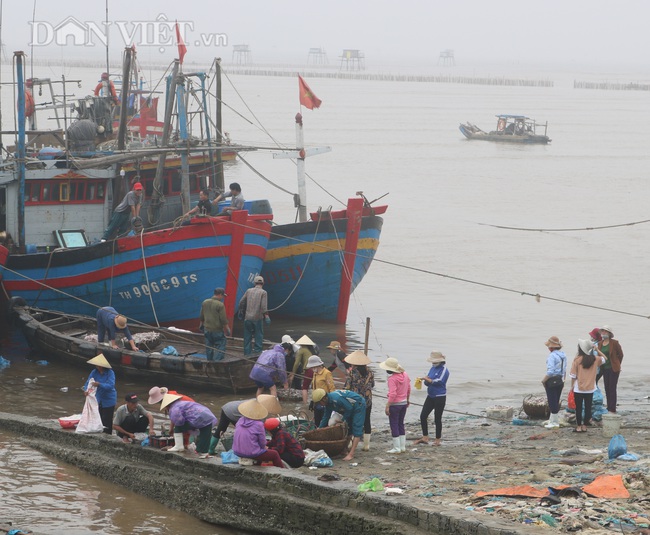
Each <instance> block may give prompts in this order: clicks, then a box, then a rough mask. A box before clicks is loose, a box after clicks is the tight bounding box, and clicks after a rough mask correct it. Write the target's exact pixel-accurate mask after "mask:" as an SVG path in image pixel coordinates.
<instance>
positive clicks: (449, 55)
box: [438, 48, 456, 67]
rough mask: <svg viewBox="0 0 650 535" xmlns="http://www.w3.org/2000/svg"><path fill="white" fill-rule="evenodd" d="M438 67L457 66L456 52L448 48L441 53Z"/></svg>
mask: <svg viewBox="0 0 650 535" xmlns="http://www.w3.org/2000/svg"><path fill="white" fill-rule="evenodd" d="M438 65H451V66H452V67H453V66H455V65H456V60H455V59H454V51H453V50H452V49H451V48H447V49H446V50H443V51H442V52H440V56H439V57H438Z"/></svg>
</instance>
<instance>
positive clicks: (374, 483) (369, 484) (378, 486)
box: [357, 477, 384, 492]
mask: <svg viewBox="0 0 650 535" xmlns="http://www.w3.org/2000/svg"><path fill="white" fill-rule="evenodd" d="M357 489H358V491H359V492H368V491H371V492H379V491H381V490H384V484H383V483H382V482H381V480H380V479H379V478H377V477H373V478H372V479H371V480H370V481H366V482H365V483H361V485H359V486H358V487H357Z"/></svg>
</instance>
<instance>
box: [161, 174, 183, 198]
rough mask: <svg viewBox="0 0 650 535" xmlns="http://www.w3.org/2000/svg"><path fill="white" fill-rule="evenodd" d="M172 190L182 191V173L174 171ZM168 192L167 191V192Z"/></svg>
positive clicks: (175, 191)
mask: <svg viewBox="0 0 650 535" xmlns="http://www.w3.org/2000/svg"><path fill="white" fill-rule="evenodd" d="M171 175H172V191H173V192H174V193H180V191H181V174H180V173H174V172H172V174H171ZM165 193H167V192H165Z"/></svg>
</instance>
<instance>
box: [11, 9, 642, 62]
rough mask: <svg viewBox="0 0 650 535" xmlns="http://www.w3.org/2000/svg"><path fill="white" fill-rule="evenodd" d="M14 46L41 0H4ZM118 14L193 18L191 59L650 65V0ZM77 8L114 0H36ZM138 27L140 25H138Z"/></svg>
mask: <svg viewBox="0 0 650 535" xmlns="http://www.w3.org/2000/svg"><path fill="white" fill-rule="evenodd" d="M3 4H4V12H3V21H2V39H3V41H4V43H5V53H6V54H7V55H9V56H10V55H11V52H12V51H13V50H17V49H21V50H24V51H25V52H26V53H28V54H29V53H30V47H29V45H28V43H29V42H30V39H31V28H32V27H31V26H30V24H29V22H30V21H31V20H32V10H33V9H34V0H24V1H23V2H20V3H19V0H4V2H3ZM108 6H109V20H111V21H114V22H118V21H120V22H122V23H123V24H126V25H127V26H125V27H128V25H129V24H131V23H132V22H133V21H154V20H155V19H156V17H157V16H158V15H159V14H163V15H165V16H166V17H167V18H168V19H169V20H171V21H173V20H175V19H178V20H179V21H183V22H188V23H193V24H194V29H193V30H192V31H189V27H188V31H187V33H186V35H185V39H186V41H187V42H188V55H187V56H186V61H187V60H197V61H202V60H206V61H209V60H210V59H211V58H213V57H215V56H221V57H223V58H224V60H225V61H226V62H228V61H230V59H231V56H232V45H234V44H242V43H244V44H248V45H249V46H250V47H251V50H252V53H253V61H254V62H256V63H262V62H263V63H304V62H305V60H306V57H307V52H308V50H309V48H310V47H324V48H325V49H326V50H327V53H328V56H329V59H330V63H337V56H339V55H340V54H341V51H342V49H344V48H354V49H361V50H362V51H363V52H364V53H365V56H366V64H367V66H368V68H372V67H373V66H381V65H385V64H391V63H393V64H394V63H397V62H405V63H422V62H427V63H429V62H430V63H433V64H435V62H436V61H437V58H438V55H439V53H440V51H441V50H443V49H447V48H449V49H453V50H454V51H455V55H456V58H457V61H459V62H462V61H470V60H471V61H498V62H514V63H517V64H521V63H527V62H531V63H545V64H569V65H571V64H575V65H617V64H618V65H621V64H626V65H637V66H638V65H645V64H646V63H647V55H648V51H650V32H648V31H647V28H646V26H647V23H648V22H647V21H648V18H649V17H648V16H649V15H650V2H648V1H647V0H619V1H614V0H609V1H603V0H544V1H542V2H535V3H533V2H530V1H526V0H494V1H490V0H449V1H446V2H442V1H439V0H429V1H425V0H421V1H413V0H403V1H395V0H391V1H387V0H358V1H355V0H345V1H344V0H326V1H320V2H317V1H314V0H311V1H301V2H299V1H295V0H250V1H235V2H233V1H229V2H223V1H219V0H217V1H200V2H199V1H196V0H186V1H185V2H180V1H178V0H157V1H156V2H147V3H146V4H145V2H142V1H137V0H128V1H127V0H109V2H108ZM68 16H72V17H75V18H76V19H77V20H79V21H82V22H87V21H92V22H95V23H96V24H98V25H100V24H101V23H102V22H103V21H104V19H105V16H106V11H105V0H95V1H93V2H89V1H88V0H83V1H78V0H65V1H62V2H45V1H44V0H36V9H35V20H36V21H37V22H39V23H49V24H52V25H56V24H59V23H60V22H62V21H64V20H65V19H66V18H67V17H68ZM131 27H132V25H131ZM201 33H217V34H225V35H226V36H227V39H228V46H226V47H223V46H221V47H214V46H199V47H197V46H192V44H193V43H194V42H195V41H197V40H198V39H199V37H200V34H201ZM110 39H111V47H110V48H111V56H112V57H113V58H114V59H117V58H119V56H120V52H121V50H122V49H123V48H124V46H126V43H124V42H123V40H122V39H121V37H120V35H119V34H118V32H117V29H116V28H115V27H113V29H112V30H111V34H110ZM136 44H138V51H139V54H140V57H141V58H142V57H143V56H144V57H151V58H155V59H156V61H158V60H159V61H160V62H161V63H167V62H168V61H170V60H171V59H173V58H174V57H175V56H176V53H175V50H174V47H170V48H166V49H165V50H164V51H163V52H160V51H159V50H158V48H157V47H155V46H149V47H147V46H145V45H144V44H143V43H136ZM104 54H105V52H104V49H103V46H102V47H99V46H98V45H95V46H94V47H81V46H67V47H62V46H58V45H56V44H51V45H48V46H40V47H38V46H37V47H35V48H34V56H35V57H41V58H59V57H65V58H68V59H73V58H77V57H78V58H92V57H97V58H98V59H99V61H101V60H102V58H103V57H104Z"/></svg>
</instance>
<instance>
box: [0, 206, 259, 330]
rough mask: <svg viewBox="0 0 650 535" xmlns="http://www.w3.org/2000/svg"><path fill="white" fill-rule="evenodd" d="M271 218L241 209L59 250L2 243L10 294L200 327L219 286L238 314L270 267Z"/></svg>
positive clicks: (47, 304) (43, 303)
mask: <svg viewBox="0 0 650 535" xmlns="http://www.w3.org/2000/svg"><path fill="white" fill-rule="evenodd" d="M268 219H269V216H268V215H264V216H254V215H249V214H248V212H246V211H245V210H241V211H237V212H234V213H233V214H232V216H230V217H200V218H199V217H197V218H194V219H192V220H191V221H190V223H189V224H188V225H181V226H180V227H176V228H171V229H166V230H159V231H153V232H144V233H142V234H140V235H135V236H130V237H124V238H118V239H116V240H112V241H108V242H104V243H97V244H94V245H85V246H81V247H72V248H58V249H54V250H52V251H51V252H47V251H45V252H35V253H30V254H15V253H14V254H9V251H8V250H7V248H5V247H4V246H0V264H1V265H2V279H3V286H4V288H5V290H6V292H7V293H8V294H9V295H10V296H20V297H22V298H23V299H24V300H25V302H26V303H28V304H29V305H31V306H39V307H40V308H44V309H51V310H59V311H61V312H66V313H75V314H86V315H94V314H95V312H96V311H97V309H98V308H100V307H102V306H109V305H110V306H113V307H115V308H116V309H117V310H119V311H121V312H123V313H124V314H125V315H127V316H128V317H129V318H130V319H132V320H135V321H139V322H142V323H147V324H155V325H167V326H169V325H173V326H176V327H184V328H192V329H196V328H197V327H198V320H197V318H198V315H199V311H200V304H201V302H202V301H203V300H204V299H206V298H208V297H210V296H211V295H212V293H213V291H214V288H215V287H219V286H221V287H224V288H225V289H226V293H227V297H226V302H225V304H226V310H227V311H228V312H229V313H230V314H229V315H230V316H231V318H232V314H233V311H234V310H235V307H236V304H237V302H238V300H239V299H240V298H241V296H242V295H243V293H244V291H245V290H246V289H247V288H249V287H250V286H252V282H249V281H252V279H253V277H254V276H255V275H256V274H257V273H259V272H260V271H261V269H262V263H263V262H264V256H265V254H266V248H267V245H268V237H269V232H270V228H271V226H270V223H269V221H268ZM68 234H69V235H68V236H67V238H68V239H76V240H83V236H82V235H79V234H77V235H73V234H72V233H68Z"/></svg>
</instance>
